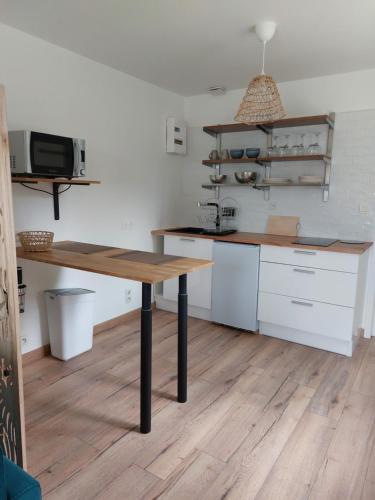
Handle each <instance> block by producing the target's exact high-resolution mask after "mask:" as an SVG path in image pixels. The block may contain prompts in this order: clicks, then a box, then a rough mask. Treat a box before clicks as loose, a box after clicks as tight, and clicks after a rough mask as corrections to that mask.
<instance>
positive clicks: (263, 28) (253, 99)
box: [234, 21, 285, 125]
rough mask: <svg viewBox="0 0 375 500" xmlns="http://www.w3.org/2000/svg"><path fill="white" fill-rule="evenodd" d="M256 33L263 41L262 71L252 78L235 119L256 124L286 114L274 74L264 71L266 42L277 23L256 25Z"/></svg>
mask: <svg viewBox="0 0 375 500" xmlns="http://www.w3.org/2000/svg"><path fill="white" fill-rule="evenodd" d="M255 29H256V33H257V35H258V37H259V39H260V40H261V41H262V42H263V65H262V72H261V74H260V75H258V76H256V77H255V78H253V79H252V80H251V82H250V83H249V86H248V88H247V90H246V93H245V95H244V98H243V99H242V102H241V104H240V108H239V110H238V112H237V114H236V116H235V117H234V119H235V120H236V121H238V122H241V123H246V124H249V125H251V124H254V123H264V122H269V121H275V120H279V119H280V118H283V117H284V116H285V111H284V108H283V105H282V103H281V99H280V94H279V90H278V88H277V85H276V82H275V80H274V79H273V78H272V76H269V75H266V74H265V73H264V58H265V48H266V43H267V42H268V41H269V40H271V38H272V37H273V35H274V33H275V30H276V24H275V23H273V22H271V21H265V22H263V23H259V24H257V25H256V28H255Z"/></svg>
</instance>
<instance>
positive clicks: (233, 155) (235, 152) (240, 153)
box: [229, 149, 244, 160]
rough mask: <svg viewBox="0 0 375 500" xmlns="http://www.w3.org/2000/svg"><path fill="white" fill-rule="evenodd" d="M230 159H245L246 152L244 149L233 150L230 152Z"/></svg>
mask: <svg viewBox="0 0 375 500" xmlns="http://www.w3.org/2000/svg"><path fill="white" fill-rule="evenodd" d="M229 153H230V157H231V158H232V160H240V159H241V158H242V157H243V153H244V150H243V149H231V150H230V151H229Z"/></svg>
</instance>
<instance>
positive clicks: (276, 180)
mask: <svg viewBox="0 0 375 500" xmlns="http://www.w3.org/2000/svg"><path fill="white" fill-rule="evenodd" d="M263 182H264V183H265V184H274V185H275V186H277V185H280V184H281V185H285V184H291V183H292V179H287V178H285V177H270V178H269V179H264V180H263Z"/></svg>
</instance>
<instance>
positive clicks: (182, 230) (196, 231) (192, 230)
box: [167, 227, 204, 234]
mask: <svg viewBox="0 0 375 500" xmlns="http://www.w3.org/2000/svg"><path fill="white" fill-rule="evenodd" d="M203 231H204V229H203V228H202V227H177V228H175V229H167V232H168V233H189V234H203Z"/></svg>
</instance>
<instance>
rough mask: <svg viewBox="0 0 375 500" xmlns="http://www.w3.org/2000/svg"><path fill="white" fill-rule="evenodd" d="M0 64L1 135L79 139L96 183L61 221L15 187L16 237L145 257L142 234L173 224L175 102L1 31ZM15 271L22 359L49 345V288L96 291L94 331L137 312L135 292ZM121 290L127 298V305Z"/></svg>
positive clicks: (179, 104) (38, 197) (76, 190)
mask: <svg viewBox="0 0 375 500" xmlns="http://www.w3.org/2000/svg"><path fill="white" fill-rule="evenodd" d="M0 61H1V72H0V74H1V77H0V80H1V82H2V83H4V84H5V87H6V93H7V107H8V127H9V129H11V130H12V129H13V130H14V129H32V130H40V131H45V132H50V133H56V134H62V135H68V136H74V137H83V138H85V139H86V141H87V169H88V177H89V178H92V179H99V180H101V181H102V184H101V185H100V186H90V187H72V189H71V190H69V191H68V192H67V193H65V194H63V195H62V196H61V206H60V209H61V220H60V221H54V219H53V210H52V198H51V197H50V196H48V195H45V194H42V193H35V192H33V191H30V190H27V189H25V188H24V187H22V186H14V188H13V194H14V207H15V224H16V230H17V231H20V230H27V229H45V230H52V231H54V232H55V235H56V236H55V238H56V240H62V239H73V240H78V241H87V242H95V243H104V244H109V245H117V246H120V247H124V248H137V249H145V250H150V249H152V239H151V235H150V230H151V229H154V228H156V227H161V226H164V225H168V224H173V223H176V222H177V221H178V220H177V215H176V213H175V206H176V203H177V200H178V199H179V188H180V169H181V167H182V162H183V158H181V157H176V156H172V155H167V154H165V153H164V148H165V146H164V144H165V138H164V135H163V130H164V123H165V118H166V117H167V116H176V117H181V116H182V115H183V99H182V97H180V96H177V95H175V94H173V93H171V92H168V91H165V90H162V89H160V88H158V87H155V86H152V85H150V84H148V83H145V82H143V81H140V80H138V79H135V78H133V77H131V76H128V75H125V74H123V73H121V72H118V71H115V70H113V69H110V68H108V67H106V66H103V65H100V64H98V63H95V62H93V61H90V60H89V59H86V58H83V57H81V56H78V55H75V54H73V53H71V52H69V51H66V50H63V49H61V48H58V47H56V46H53V45H51V44H48V43H46V42H44V41H42V40H39V39H37V38H34V37H31V36H29V35H27V34H25V33H22V32H20V31H17V30H14V29H12V28H9V27H7V26H4V25H0ZM39 187H40V186H39ZM41 187H43V186H41ZM44 187H45V186H44ZM20 263H21V264H22V265H23V267H24V280H25V282H26V284H27V285H28V289H27V299H26V300H27V305H26V313H25V314H24V315H22V336H24V337H26V338H27V343H26V344H25V345H24V351H25V352H26V351H30V350H32V349H35V348H36V347H39V346H40V345H42V344H45V343H47V341H48V337H47V329H46V320H45V309H44V304H43V296H42V291H43V290H45V289H47V288H60V287H71V286H72V287H74V286H79V287H85V288H90V289H93V290H96V292H97V306H96V311H95V323H100V322H102V321H105V320H106V319H109V318H112V317H115V316H118V315H120V314H123V313H124V312H126V311H128V310H130V309H134V308H137V307H139V306H140V286H139V285H138V284H136V283H133V282H127V281H124V280H120V279H115V278H109V277H104V276H99V275H96V274H89V273H84V272H78V271H73V270H67V269H63V268H59V267H53V266H46V265H44V264H37V263H28V262H26V261H20ZM126 288H131V289H132V292H133V300H132V303H131V304H128V305H126V304H125V294H124V290H125V289H126Z"/></svg>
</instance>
